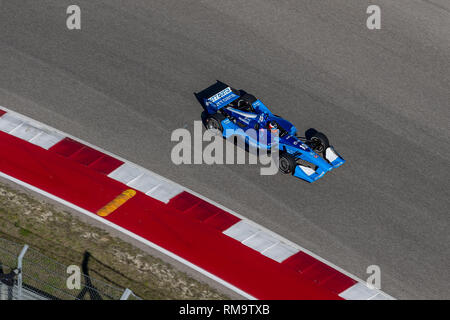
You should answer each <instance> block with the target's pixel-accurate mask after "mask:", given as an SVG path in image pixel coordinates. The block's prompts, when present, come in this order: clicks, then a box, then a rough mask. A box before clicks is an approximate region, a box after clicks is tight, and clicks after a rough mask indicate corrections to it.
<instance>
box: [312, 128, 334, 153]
mask: <svg viewBox="0 0 450 320" xmlns="http://www.w3.org/2000/svg"><path fill="white" fill-rule="evenodd" d="M309 140H310V141H312V142H313V143H312V145H313V150H314V151H315V152H317V153H323V152H325V150H327V148H328V147H329V146H330V142H329V141H328V138H327V136H326V135H324V134H323V133H322V132H315V133H314V134H313V135H311V137H310V138H309Z"/></svg>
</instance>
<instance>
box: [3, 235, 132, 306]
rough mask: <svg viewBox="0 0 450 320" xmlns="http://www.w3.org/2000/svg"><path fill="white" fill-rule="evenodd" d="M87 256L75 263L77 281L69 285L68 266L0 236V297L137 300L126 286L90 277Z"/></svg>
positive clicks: (12, 298)
mask: <svg viewBox="0 0 450 320" xmlns="http://www.w3.org/2000/svg"><path fill="white" fill-rule="evenodd" d="M88 260H89V254H85V259H84V261H83V264H82V266H81V268H80V267H77V266H75V272H76V269H78V270H80V271H81V272H80V273H79V280H80V281H79V285H77V281H75V285H73V284H72V285H70V281H69V282H68V279H69V277H70V276H71V273H70V272H68V270H69V269H68V266H66V265H63V264H60V263H59V262H57V261H55V260H53V259H51V258H49V257H47V256H45V255H43V254H41V253H40V252H38V251H37V250H34V249H33V248H29V247H28V246H27V245H25V246H22V245H20V244H17V243H15V242H12V241H9V240H6V239H2V238H0V300H133V299H134V300H135V299H139V300H140V298H139V297H137V296H136V295H134V294H133V292H132V291H131V290H129V289H121V288H118V287H115V286H112V285H110V284H108V283H106V282H104V281H101V280H98V279H95V278H92V277H90V276H89V270H88V267H87V263H88ZM75 277H76V274H75ZM74 279H76V278H74ZM69 280H70V279H69Z"/></svg>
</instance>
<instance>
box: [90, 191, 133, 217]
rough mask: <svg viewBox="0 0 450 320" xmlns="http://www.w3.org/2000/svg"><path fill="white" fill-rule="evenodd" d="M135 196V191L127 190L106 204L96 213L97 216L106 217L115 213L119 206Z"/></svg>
mask: <svg viewBox="0 0 450 320" xmlns="http://www.w3.org/2000/svg"><path fill="white" fill-rule="evenodd" d="M135 195H136V191H135V190H133V189H127V190H125V191H124V192H122V193H121V194H119V195H118V196H117V197H116V198H115V199H114V200H112V201H111V202H110V203H108V204H107V205H106V206H104V207H103V208H101V209H100V210H98V211H97V214H98V215H99V216H101V217H106V216H108V215H110V214H111V213H112V212H114V211H116V210H117V209H118V208H119V207H120V206H121V205H123V204H124V203H125V202H127V201H128V200H130V199H131V198H133V197H134V196H135Z"/></svg>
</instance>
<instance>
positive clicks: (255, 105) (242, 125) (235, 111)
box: [202, 82, 345, 182]
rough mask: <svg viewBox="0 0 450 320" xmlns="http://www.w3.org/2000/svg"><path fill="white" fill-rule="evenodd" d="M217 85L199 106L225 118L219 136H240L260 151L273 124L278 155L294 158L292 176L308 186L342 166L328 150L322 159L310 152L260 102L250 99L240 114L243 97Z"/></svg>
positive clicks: (289, 127) (290, 127)
mask: <svg viewBox="0 0 450 320" xmlns="http://www.w3.org/2000/svg"><path fill="white" fill-rule="evenodd" d="M218 84H220V85H218ZM218 84H216V85H215V87H214V86H211V87H210V88H212V92H211V90H210V92H209V93H208V94H207V95H206V96H204V97H203V101H202V102H203V104H204V107H205V110H206V112H207V113H208V114H210V115H213V114H216V113H220V114H221V115H222V117H221V118H224V119H223V120H221V125H222V128H223V130H222V134H223V136H224V137H225V138H229V137H230V136H231V135H234V136H236V135H237V136H239V135H240V136H241V137H242V138H243V139H244V140H245V141H246V143H248V144H249V145H251V146H255V147H257V148H259V149H270V148H271V143H270V141H271V136H270V135H271V133H270V130H266V128H265V127H264V128H263V126H264V125H265V124H267V123H268V122H269V121H275V122H276V123H277V124H278V127H279V128H280V134H279V136H278V135H277V137H276V138H275V139H276V140H275V141H277V142H278V148H279V150H280V152H286V153H289V154H291V155H292V156H294V158H295V159H296V162H297V165H296V167H295V170H294V172H293V175H294V176H296V177H298V178H300V179H303V180H305V181H308V182H314V181H316V180H318V179H320V178H322V177H323V176H324V175H325V173H327V172H328V171H330V170H333V169H334V168H337V167H339V166H341V165H342V164H343V163H344V162H345V160H344V159H343V158H342V157H340V156H339V155H338V154H337V153H336V151H335V150H334V149H333V147H331V146H330V147H328V148H327V149H326V150H325V151H324V152H323V155H322V156H321V155H319V154H318V153H316V152H315V151H313V150H312V149H311V148H310V147H309V146H308V145H307V144H306V143H305V142H302V141H301V139H300V138H299V137H297V135H296V133H297V129H296V128H295V126H294V125H293V124H292V123H290V122H289V121H288V120H286V119H283V118H281V117H279V116H276V115H274V114H273V113H272V112H271V111H270V110H269V109H268V108H267V107H266V106H265V105H264V104H263V103H262V102H261V101H260V100H259V99H256V98H254V97H253V96H252V97H253V99H251V101H250V102H248V103H247V109H246V110H242V108H239V106H238V103H239V101H240V100H241V99H245V93H244V94H241V91H238V90H235V89H233V88H231V87H228V86H226V85H225V84H223V83H219V82H218ZM247 96H248V95H247ZM247 100H248V99H247ZM250 106H251V107H250ZM227 129H229V130H227ZM248 129H255V130H249V131H250V132H255V133H256V132H257V133H256V134H248V132H246V131H247V130H248ZM261 129H264V130H261ZM281 132H282V133H281Z"/></svg>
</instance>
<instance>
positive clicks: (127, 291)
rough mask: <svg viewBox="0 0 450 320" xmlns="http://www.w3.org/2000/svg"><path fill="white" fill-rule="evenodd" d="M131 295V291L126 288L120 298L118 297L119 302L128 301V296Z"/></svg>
mask: <svg viewBox="0 0 450 320" xmlns="http://www.w3.org/2000/svg"><path fill="white" fill-rule="evenodd" d="M132 293H133V291H131V290H130V289H128V288H126V289H125V291H124V292H123V294H122V296H121V297H120V300H128V298H129V297H130V295H131V294H132Z"/></svg>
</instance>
